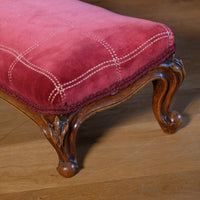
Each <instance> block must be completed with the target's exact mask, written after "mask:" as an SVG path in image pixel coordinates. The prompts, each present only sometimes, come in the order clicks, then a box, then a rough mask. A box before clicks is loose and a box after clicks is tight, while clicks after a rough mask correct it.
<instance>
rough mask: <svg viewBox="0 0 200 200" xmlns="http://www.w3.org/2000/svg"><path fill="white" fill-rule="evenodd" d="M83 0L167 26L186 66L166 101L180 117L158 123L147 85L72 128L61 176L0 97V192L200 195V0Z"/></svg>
mask: <svg viewBox="0 0 200 200" xmlns="http://www.w3.org/2000/svg"><path fill="white" fill-rule="evenodd" d="M88 2H91V3H94V4H96V5H99V6H103V7H105V8H108V9H110V10H113V11H115V12H118V13H121V14H125V15H130V16H135V17H140V18H145V19H150V20H155V21H160V22H163V23H165V24H167V25H168V26H170V27H171V28H172V29H173V30H174V32H175V35H176V41H177V56H178V57H181V58H182V59H183V61H184V64H185V69H186V71H187V77H186V80H185V82H184V84H183V85H182V87H181V88H180V90H179V91H178V93H177V94H176V96H175V98H174V103H173V108H176V109H177V110H178V111H180V112H181V113H182V115H183V125H182V127H181V129H179V130H178V132H177V133H176V134H174V135H166V134H164V133H163V132H162V131H161V129H160V127H159V126H158V124H157V122H156V120H155V118H154V116H153V113H152V109H151V97H152V95H151V94H152V86H151V85H149V86H147V87H146V88H144V89H143V90H142V91H141V92H140V93H139V94H137V95H136V96H135V97H134V98H132V99H130V100H129V101H127V102H125V103H123V104H121V105H119V106H117V107H115V108H113V109H111V110H107V111H105V112H102V113H99V114H97V115H96V116H94V117H92V118H91V119H89V120H88V121H86V122H85V123H84V124H83V126H82V128H81V129H80V131H79V136H78V160H79V164H80V166H81V170H80V172H79V173H78V174H77V175H76V176H75V177H73V178H70V179H65V178H62V177H61V176H59V175H58V173H57V172H56V170H55V167H56V165H57V161H58V160H57V155H56V153H55V152H54V149H53V148H52V147H51V146H50V144H49V143H48V141H47V140H46V139H45V137H44V136H43V135H42V133H41V132H40V130H39V128H38V127H36V126H35V125H34V124H33V123H32V122H31V121H29V120H28V119H26V118H25V117H24V116H22V115H21V114H20V113H18V112H17V111H15V110H14V109H13V108H11V107H10V106H9V105H7V104H5V103H4V102H0V200H39V199H40V200H66V199H73V200H77V199H81V200H90V199H91V200H96V199H97V200H102V199H109V200H112V199H113V200H132V199H137V200H138V199H144V200H154V199H156V200H185V199H188V200H199V199H200V65H199V63H200V1H199V0H123V1H122V0H104V1H103V0H98V1H96V0H93V1H92V0H90V1H89V0H88Z"/></svg>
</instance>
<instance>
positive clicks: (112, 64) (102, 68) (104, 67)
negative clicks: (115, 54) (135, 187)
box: [49, 32, 169, 103]
mask: <svg viewBox="0 0 200 200" xmlns="http://www.w3.org/2000/svg"><path fill="white" fill-rule="evenodd" d="M164 34H165V35H166V34H167V33H166V32H163V33H159V34H156V35H155V36H153V37H151V38H150V39H148V40H147V41H146V42H144V43H143V44H142V45H140V46H139V47H138V48H136V49H135V50H134V51H132V52H130V53H129V54H127V55H129V56H130V55H131V54H132V53H133V52H134V53H135V52H136V50H139V49H140V48H141V47H143V46H144V45H145V44H147V43H148V42H149V41H151V40H152V39H155V38H156V36H157V37H158V36H160V35H164ZM166 37H169V36H168V34H167V36H163V37H159V38H157V39H155V40H153V42H151V43H150V44H149V45H147V46H146V47H144V48H143V49H142V50H140V51H139V52H138V53H136V54H135V55H133V56H132V57H131V58H128V59H126V60H124V61H123V60H122V59H124V58H126V57H127V55H125V56H123V57H122V58H121V60H122V62H119V64H120V65H121V64H123V63H125V62H127V61H129V60H131V59H133V58H134V57H136V56H137V55H138V54H140V53H141V52H143V51H144V50H145V49H146V48H148V47H149V46H151V45H152V44H154V43H155V42H157V41H159V40H161V39H163V38H166ZM119 60H120V58H119ZM107 62H111V64H109V65H106V66H103V67H101V68H100V69H98V70H96V71H94V72H92V73H91V74H89V75H88V76H86V77H85V78H83V79H81V80H80V81H78V82H77V83H75V84H73V85H71V86H68V87H66V88H64V89H63V92H64V91H65V90H67V89H70V88H72V87H74V86H76V85H78V84H80V83H81V82H83V81H84V80H87V79H88V78H89V77H91V76H92V75H94V74H96V73H97V72H99V71H102V70H104V69H106V68H107V67H110V66H114V65H115V63H113V60H110V61H107ZM99 65H102V63H101V64H99ZM97 66H98V65H97ZM94 68H96V66H95V67H94ZM92 69H93V68H92ZM92 69H90V71H92ZM86 73H87V72H86ZM86 73H84V74H86ZM81 76H82V77H83V75H81ZM78 78H79V77H77V79H78ZM71 82H72V81H71ZM73 82H75V81H73ZM64 85H66V83H65V84H63V85H62V86H64ZM54 92H55V89H54ZM52 93H53V91H52ZM52 93H51V96H52ZM57 94H58V93H56V94H54V96H53V99H55V97H56V96H57ZM49 99H50V98H49ZM51 103H53V100H51Z"/></svg>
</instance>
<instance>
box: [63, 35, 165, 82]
mask: <svg viewBox="0 0 200 200" xmlns="http://www.w3.org/2000/svg"><path fill="white" fill-rule="evenodd" d="M164 34H166V32H163V33H159V34H156V35H154V36H153V37H151V38H150V39H148V40H147V41H146V42H144V43H143V44H141V45H140V46H139V47H137V48H136V49H135V50H134V51H132V52H130V53H129V54H127V55H125V56H124V57H123V58H125V57H128V56H129V55H130V54H132V53H134V52H135V51H137V50H138V49H140V48H141V47H143V46H144V45H145V44H146V43H148V42H150V41H151V40H153V39H154V38H156V37H158V36H160V35H164ZM112 62H113V60H108V61H104V62H102V63H100V64H98V65H96V66H95V67H93V68H91V69H89V70H88V71H86V72H85V73H83V74H81V75H80V76H78V77H77V78H75V79H73V80H71V81H69V82H66V83H64V84H63V86H66V85H69V84H71V83H73V82H75V81H77V80H79V79H81V78H82V77H83V76H85V75H87V74H88V73H90V72H91V71H93V70H95V69H96V68H98V67H100V66H102V65H104V64H107V63H112Z"/></svg>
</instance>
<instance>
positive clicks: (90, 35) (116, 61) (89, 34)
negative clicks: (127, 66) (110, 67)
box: [87, 33, 121, 81]
mask: <svg viewBox="0 0 200 200" xmlns="http://www.w3.org/2000/svg"><path fill="white" fill-rule="evenodd" d="M87 36H88V37H89V38H90V39H94V40H95V41H97V42H98V43H100V44H101V45H103V46H104V48H105V49H106V50H107V51H108V52H109V54H110V55H111V57H112V59H113V62H114V63H115V70H116V73H117V81H120V79H121V72H120V65H119V64H118V60H119V59H118V57H117V54H116V52H115V50H114V49H113V48H112V47H111V45H110V44H108V43H107V42H106V41H105V40H103V39H100V38H98V37H97V36H96V35H94V34H91V33H88V35H87Z"/></svg>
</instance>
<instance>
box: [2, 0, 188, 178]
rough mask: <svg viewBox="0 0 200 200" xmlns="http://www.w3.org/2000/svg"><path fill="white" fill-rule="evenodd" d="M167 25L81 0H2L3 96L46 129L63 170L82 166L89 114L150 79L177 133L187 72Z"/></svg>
mask: <svg viewBox="0 0 200 200" xmlns="http://www.w3.org/2000/svg"><path fill="white" fill-rule="evenodd" d="M174 52H175V42H174V35H173V32H172V31H171V30H170V29H169V28H168V27H167V26H165V25H163V24H160V23H156V22H151V21H147V20H143V19H136V18H131V17H126V16H121V15H118V14H115V13H112V12H110V11H107V10H105V9H102V8H99V7H96V6H93V5H89V4H87V3H83V2H81V1H78V0H57V1H55V0H34V1H27V0H18V1H11V0H6V1H1V6H0V97H1V99H3V100H5V101H6V102H8V103H10V104H12V105H13V106H14V107H16V108H17V109H18V110H20V111H21V112H22V113H24V114H25V115H26V116H28V117H29V118H30V119H32V120H33V121H34V122H35V123H36V124H37V125H38V126H39V127H40V128H41V129H42V131H43V133H44V134H45V136H46V137H47V139H48V140H49V141H50V143H51V144H52V145H53V147H54V148H55V150H56V151H57V154H58V157H59V165H58V168H57V169H58V171H59V173H60V174H61V175H63V176H65V177H70V176H73V175H74V174H75V172H76V169H77V166H78V164H77V159H76V151H75V143H76V141H75V140H76V134H77V131H78V129H79V127H80V125H81V124H82V123H83V122H84V121H85V120H86V119H87V118H88V117H90V116H91V115H93V114H95V113H97V112H99V111H102V110H105V109H108V108H110V107H113V106H115V105H118V104H120V103H121V102H123V101H125V100H127V99H129V98H130V97H131V96H133V95H134V94H135V93H136V92H137V91H139V90H140V89H141V88H143V87H144V86H145V85H146V84H147V83H149V82H153V86H154V89H153V90H154V91H153V111H154V114H155V117H156V119H157V120H158V122H159V124H160V126H161V128H162V129H163V130H164V132H166V133H174V132H175V131H176V129H177V128H178V127H179V125H180V122H181V116H180V115H179V114H178V113H177V112H174V111H173V112H171V111H170V102H171V99H172V97H173V95H174V93H175V92H176V90H177V88H178V87H179V86H180V84H181V83H182V81H183V78H184V76H185V72H184V68H183V65H182V62H180V61H179V60H178V59H176V58H175V56H174Z"/></svg>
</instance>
